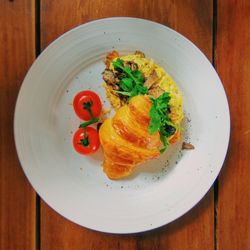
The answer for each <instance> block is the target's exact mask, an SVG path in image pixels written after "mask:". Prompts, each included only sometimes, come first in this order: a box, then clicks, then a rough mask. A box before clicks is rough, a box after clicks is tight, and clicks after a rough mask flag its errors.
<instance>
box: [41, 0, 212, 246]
mask: <svg viewBox="0 0 250 250" xmlns="http://www.w3.org/2000/svg"><path fill="white" fill-rule="evenodd" d="M212 8H213V6H212V0H206V1H199V0H192V1H181V0H178V1H170V0H169V1H166V0H159V1H142V0H141V1H137V0H131V1H130V2H129V4H128V1H126V0H120V1H111V0H106V1H104V0H96V1H91V0H85V1H80V0H77V1H66V0H64V1H60V4H58V2H57V1H50V0H41V47H42V49H43V48H45V47H46V46H47V45H48V44H49V43H50V42H52V41H53V40H54V39H55V38H57V37H58V36H59V35H61V34H63V33H64V32H65V31H67V30H69V29H71V28H73V27H75V26H77V25H79V24H82V23H85V22H87V21H91V20H94V19H97V18H104V17H111V16H132V17H141V18H146V19H151V20H154V21H157V22H160V23H162V24H166V25H168V26H170V27H172V28H174V29H176V30H177V31H180V32H181V33H182V34H184V35H185V36H187V37H188V38H189V39H191V40H192V41H193V42H194V43H195V44H197V45H198V46H199V47H200V48H201V49H202V50H203V51H204V53H205V54H206V55H207V56H208V58H209V59H210V60H211V59H212ZM61 13H63V15H61ZM213 199H214V198H213V189H211V190H210V192H209V193H208V194H207V195H206V197H205V198H204V199H203V200H202V201H201V202H200V203H199V205H197V206H196V207H195V208H194V209H193V210H191V211H190V212H189V213H188V214H186V215H185V216H183V217H182V218H180V219H179V220H177V221H176V222H173V223H171V224H170V225H167V226H165V227H162V228H160V229H157V230H154V231H152V232H147V233H143V234H136V235H125V236H119V235H108V234H104V233H99V232H95V231H91V230H88V229H84V228H81V227H80V226H77V225H75V224H73V223H71V222H69V221H67V220H65V219H64V218H62V217H61V216H60V215H58V214H57V213H55V212H54V211H53V210H52V209H50V208H49V207H48V206H47V205H46V204H45V203H44V202H41V249H46V250H47V249H67V247H68V246H70V247H71V249H177V250H178V249H182V250H185V249H199V250H200V249H213V248H214V234H213V233H214V217H213V215H214V203H213Z"/></svg>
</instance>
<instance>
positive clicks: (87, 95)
mask: <svg viewBox="0 0 250 250" xmlns="http://www.w3.org/2000/svg"><path fill="white" fill-rule="evenodd" d="M88 102H91V103H92V105H91V107H90V109H91V112H92V114H93V116H94V117H95V118H96V117H99V116H100V114H101V111H102V103H101V100H100V98H99V96H98V95H97V94H96V93H95V92H93V91H91V90H85V91H81V92H79V93H78V94H77V95H76V96H75V98H74V101H73V106H74V110H75V112H76V114H77V115H78V116H79V118H81V119H82V120H85V121H89V120H91V119H92V117H91V115H90V114H89V112H88V110H87V109H84V103H88Z"/></svg>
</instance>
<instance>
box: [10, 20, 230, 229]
mask: <svg viewBox="0 0 250 250" xmlns="http://www.w3.org/2000/svg"><path fill="white" fill-rule="evenodd" d="M113 49H116V50H118V51H119V52H122V53H126V52H133V51H135V50H138V49H139V50H141V51H144V52H145V53H146V55H147V56H148V57H151V58H153V59H154V60H155V61H156V62H157V63H158V64H160V65H161V66H163V67H164V68H165V69H166V70H167V71H168V72H169V73H170V74H171V75H172V76H173V78H174V79H175V80H176V81H177V83H178V85H179V87H180V89H181V91H182V92H183V95H184V107H185V112H186V120H188V121H187V122H186V123H185V125H184V127H185V129H184V140H187V141H190V142H191V143H192V144H194V145H195V150H192V151H182V152H181V151H180V144H181V143H180V144H178V145H175V146H173V147H171V148H170V149H169V151H168V152H167V153H166V154H164V155H162V156H161V157H160V158H159V159H157V160H153V161H150V162H148V163H147V164H144V166H142V167H141V168H140V169H138V170H137V172H136V173H135V174H134V175H133V176H132V177H130V178H129V179H127V180H121V181H111V180H109V179H108V178H107V177H106V175H105V174H104V173H103V171H102V168H101V166H100V165H101V159H102V155H101V152H99V153H98V154H96V155H95V156H94V157H83V156H80V155H78V154H77V153H75V152H74V150H73V148H72V144H71V140H72V131H75V130H76V128H77V127H78V125H79V123H80V121H79V119H78V118H77V117H76V115H75V114H74V112H73V109H72V105H71V103H72V99H73V97H74V95H75V94H76V93H77V92H78V91H80V90H84V89H92V90H94V91H96V92H98V94H99V95H100V96H101V97H102V100H103V101H104V100H105V101H104V102H105V105H106V106H108V102H107V100H106V99H105V94H104V90H103V88H102V86H101V84H102V78H101V73H102V71H103V69H104V64H103V59H104V57H105V55H106V53H107V52H109V51H111V50H113ZM189 119H190V120H191V121H190V120H189ZM14 132H15V141H16V147H17V152H18V156H19V159H20V162H21V164H22V167H23V170H24V172H25V174H26V176H27V177H28V179H29V181H30V182H31V184H32V186H33V187H34V188H35V190H36V191H37V192H38V194H39V195H40V196H41V197H42V198H43V199H44V200H45V201H46V202H47V203H48V204H49V205H50V206H51V207H52V208H53V209H55V210H56V211H57V212H58V213H60V214H61V215H63V216H64V217H66V218H68V219H69V220H71V221H73V222H75V223H77V224H80V225H82V226H84V227H87V228H91V229H94V230H98V231H104V232H112V233H134V232H141V231H146V230H149V229H153V228H156V227H159V226H161V225H164V224H167V223H169V222H171V221H173V220H175V219H176V218H178V217H180V216H181V215H183V214H184V213H186V212H187V211H188V210H189V209H191V208H192V207H193V206H194V205H195V204H196V203H197V202H198V201H199V200H200V199H201V198H202V197H203V196H204V195H205V194H206V192H207V191H208V190H209V188H210V187H211V185H212V184H213V182H214V180H215V179H216V177H217V175H218V173H219V171H220V169H221V167H222V164H223V161H224V158H225V155H226V151H227V147H228V140H229V132H230V118H229V109H228V103H227V99H226V95H225V92H224V89H223V86H222V84H221V82H220V79H219V77H218V75H217V74H216V72H215V70H214V69H213V67H212V65H211V64H210V62H209V61H208V60H207V58H206V57H205V56H204V55H203V54H202V53H201V51H200V50H199V49H198V48H197V47H195V46H194V45H193V44H192V43H191V42H190V41H188V40H187V39H186V38H184V37H183V36H182V35H180V34H178V33H177V32H175V31H173V30H171V29H169V28H167V27H165V26H163V25H160V24H157V23H154V22H151V21H146V20H142V19H135V18H124V17H120V18H109V19H102V20H97V21H94V22H90V23H87V24H85V25H81V26H79V27H77V28H75V29H73V30H71V31H69V32H67V33H66V34H64V35H63V36H61V37H60V38H58V39H57V40H56V41H54V42H53V43H52V44H51V45H49V46H48V47H47V48H46V49H45V50H44V52H43V53H42V54H41V55H40V56H39V57H38V59H37V60H36V61H35V63H34V64H33V65H32V67H31V68H30V70H29V72H28V74H27V76H26V78H25V80H24V82H23V84H22V87H21V90H20V93H19V96H18V100H17V104H16V110H15V122H14ZM185 137H186V138H185Z"/></svg>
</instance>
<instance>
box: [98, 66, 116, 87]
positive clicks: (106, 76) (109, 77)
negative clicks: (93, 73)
mask: <svg viewBox="0 0 250 250" xmlns="http://www.w3.org/2000/svg"><path fill="white" fill-rule="evenodd" d="M102 78H103V80H104V81H105V82H106V83H107V84H111V85H115V84H117V83H118V82H119V80H118V79H117V78H116V77H115V74H114V72H113V71H112V70H109V69H105V70H104V72H103V73H102Z"/></svg>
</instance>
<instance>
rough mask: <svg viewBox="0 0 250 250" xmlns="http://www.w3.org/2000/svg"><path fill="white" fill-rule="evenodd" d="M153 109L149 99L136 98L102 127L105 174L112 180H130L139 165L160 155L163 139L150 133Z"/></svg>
mask: <svg viewBox="0 0 250 250" xmlns="http://www.w3.org/2000/svg"><path fill="white" fill-rule="evenodd" d="M150 107H151V102H150V99H149V97H148V96H142V95H138V96H135V97H133V98H132V99H131V100H130V102H129V104H126V105H124V106H123V107H121V108H119V109H118V110H117V112H116V114H115V116H114V117H113V118H109V119H107V120H105V121H104V123H103V124H102V126H101V127H100V130H99V135H100V142H101V145H102V147H103V152H104V163H103V170H104V172H105V173H106V174H107V176H108V177H109V178H110V179H120V178H122V177H126V176H128V175H130V174H131V173H132V171H133V170H134V168H135V167H136V166H137V165H138V164H140V163H143V162H145V161H146V160H149V159H153V158H155V157H157V156H159V155H160V151H159V147H160V145H161V141H160V135H159V133H154V134H153V135H151V134H150V133H149V130H148V126H149V122H150V118H149V114H148V113H149V110H150Z"/></svg>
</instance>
